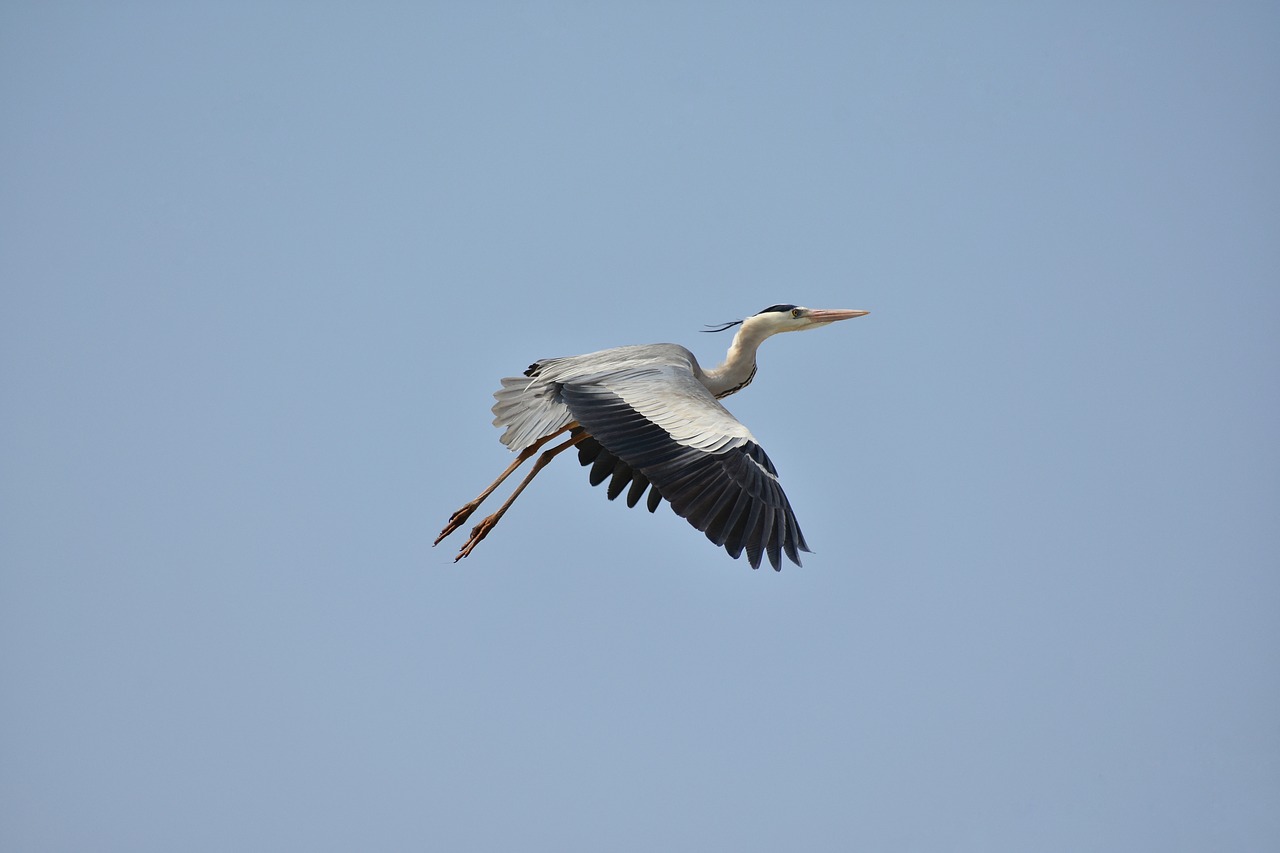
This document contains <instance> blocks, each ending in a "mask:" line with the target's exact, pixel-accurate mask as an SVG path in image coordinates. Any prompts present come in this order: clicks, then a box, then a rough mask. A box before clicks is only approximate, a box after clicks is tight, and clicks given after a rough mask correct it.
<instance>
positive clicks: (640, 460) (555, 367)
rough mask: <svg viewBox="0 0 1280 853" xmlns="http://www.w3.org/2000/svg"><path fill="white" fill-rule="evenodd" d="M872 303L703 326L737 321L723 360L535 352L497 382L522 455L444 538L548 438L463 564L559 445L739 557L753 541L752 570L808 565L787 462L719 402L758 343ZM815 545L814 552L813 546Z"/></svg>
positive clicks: (750, 362) (666, 352) (499, 415)
mask: <svg viewBox="0 0 1280 853" xmlns="http://www.w3.org/2000/svg"><path fill="white" fill-rule="evenodd" d="M868 313H870V312H868V311H861V310H849V309H826V310H820V309H812V308H805V307H802V306H799V305H770V306H769V307H768V308H765V309H764V310H763V311H760V312H758V313H756V314H753V315H751V316H749V317H746V318H744V319H742V320H734V321H733V322H730V323H723V324H720V325H718V326H714V327H708V328H706V329H704V330H703V331H708V332H722V331H726V330H728V329H731V328H733V327H735V326H736V327H738V330H737V332H736V333H735V334H734V337H733V340H732V342H731V343H730V344H729V351H728V353H727V354H726V356H725V359H724V362H723V363H722V364H720V365H719V366H718V367H714V368H711V369H704V368H703V367H701V366H700V365H699V364H698V360H697V358H696V357H694V355H693V353H692V352H690V351H689V350H688V349H686V348H685V347H683V346H680V345H679V344H642V345H636V346H621V347H615V348H613V349H606V350H600V351H599V352H592V353H587V354H585V355H575V356H567V357H562V358H546V359H540V360H538V361H535V362H534V363H533V364H531V365H529V367H528V369H527V370H525V371H524V375H523V376H515V377H507V378H504V379H503V380H502V381H501V387H500V388H499V389H498V390H497V391H496V392H494V395H493V396H494V398H495V400H496V401H497V402H495V403H494V405H493V409H492V411H493V414H494V418H493V424H494V426H497V427H499V428H502V429H503V430H504V432H503V433H502V436H501V441H502V443H503V444H505V445H506V446H507V448H508V449H510V450H511V451H513V452H515V453H516V454H517V455H516V458H515V461H513V462H512V463H511V465H510V466H508V467H507V469H506V470H505V471H503V472H502V473H501V474H500V475H499V476H498V478H497V479H496V480H494V481H493V483H492V484H491V485H490V486H489V487H488V488H486V489H485V490H484V491H483V492H481V493H480V495H479V496H478V497H477V498H475V499H474V500H472V501H468V502H467V503H466V504H463V506H462V507H461V508H460V509H458V511H457V512H455V513H453V515H452V516H450V518H449V521H448V523H447V524H446V525H445V527H444V529H443V530H442V531H441V532H440V535H439V536H438V537H436V540H435V543H434V544H435V545H439V544H440V543H441V542H442V541H443V540H444V539H445V537H447V536H448V535H449V534H451V533H453V532H454V531H455V530H457V529H458V528H459V527H461V526H462V525H463V524H465V523H466V521H467V519H469V518H470V517H471V515H472V513H474V512H475V511H476V509H477V508H478V507H479V506H480V504H481V503H482V502H483V501H484V500H485V499H486V498H488V497H489V496H490V495H491V494H493V492H494V491H495V490H497V488H498V487H499V486H500V485H501V484H502V483H503V481H505V480H506V479H507V478H508V477H509V476H511V474H512V473H514V472H515V471H516V470H517V469H518V468H519V467H520V466H521V465H523V464H524V463H525V462H526V461H528V460H529V459H530V458H531V457H532V456H533V455H534V454H536V453H538V451H539V450H542V448H543V447H545V446H546V445H547V444H548V443H550V442H551V441H552V440H554V439H556V438H560V437H562V436H563V440H562V441H560V442H559V443H558V444H555V445H553V446H552V447H551V448H549V449H547V450H543V451H542V453H541V454H540V455H539V456H538V458H537V459H536V460H535V461H534V464H533V467H532V469H531V470H530V471H529V473H528V474H526V475H525V477H524V479H523V480H521V481H520V483H519V484H518V485H517V486H516V487H515V489H514V490H513V492H512V494H511V495H510V497H508V498H507V500H506V501H505V502H504V503H503V504H502V505H501V506H500V507H499V508H498V510H497V511H496V512H494V513H493V514H492V515H490V516H488V517H486V518H485V519H484V520H482V521H481V522H480V523H479V524H477V525H476V526H475V527H474V528H473V529H472V530H471V535H470V537H469V538H468V539H467V541H466V542H465V543H463V545H462V547H461V548H460V549H459V551H458V554H457V556H456V557H454V562H455V563H456V562H457V561H458V560H461V559H462V558H463V557H466V556H467V555H469V554H470V553H471V552H472V550H473V549H474V548H475V547H476V545H478V544H479V543H480V541H481V540H483V539H484V538H485V537H486V536H487V535H488V534H489V532H490V531H491V530H492V529H493V528H494V527H495V526H496V525H497V523H498V521H499V520H500V519H501V518H502V516H503V515H505V514H506V512H507V510H508V509H510V508H511V505H512V504H513V503H514V502H515V500H516V498H517V497H519V496H520V493H521V492H523V491H524V489H525V487H527V486H528V485H529V483H530V482H531V481H532V480H533V478H534V477H535V476H537V474H538V472H539V471H541V470H542V469H543V468H544V467H546V465H547V464H548V463H550V462H551V460H552V459H554V458H555V457H556V456H558V455H559V454H560V453H562V452H564V451H565V450H568V449H569V448H571V447H576V448H577V452H578V461H579V463H580V464H581V465H582V466H584V467H589V468H590V469H591V470H590V475H589V478H588V479H589V480H590V482H591V485H593V486H598V485H600V484H601V483H602V482H604V481H605V480H606V479H608V480H609V485H608V488H607V490H606V493H607V495H608V497H609V500H614V499H615V498H617V497H618V496H619V495H621V494H622V492H623V490H624V489H625V490H626V492H627V498H626V500H627V506H629V507H634V506H636V504H638V503H639V501H640V498H641V497H644V494H645V491H646V490H647V491H648V493H649V494H648V497H647V498H646V506H647V508H648V510H649V512H651V513H652V512H654V511H656V510H657V508H658V507H659V506H660V505H661V503H662V501H663V500H666V501H667V502H668V503H669V504H670V505H671V508H672V509H673V510H674V511H675V513H676V514H677V515H679V516H681V517H682V518H684V519H685V520H687V521H688V522H689V524H691V525H692V526H693V527H694V528H696V529H697V530H699V531H701V532H702V533H704V534H705V535H706V537H707V538H708V539H709V540H711V542H712V543H713V544H715V545H717V546H720V547H723V548H724V549H725V551H726V552H728V554H729V555H730V556H731V557H733V558H734V559H738V558H739V557H740V556H741V555H742V553H743V552H744V551H745V552H746V554H747V561H748V562H749V563H750V564H751V568H753V569H758V568H759V567H760V563H761V560H762V559H763V558H764V556H766V555H767V556H768V559H769V563H770V565H771V566H772V567H773V568H774V570H775V571H781V569H782V555H783V554H785V555H786V557H787V558H788V559H789V560H791V562H793V563H795V564H796V565H797V566H799V565H801V562H800V555H799V552H800V551H805V552H809V547H808V545H807V543H806V542H805V539H804V534H803V533H801V532H800V525H799V524H798V523H797V522H796V518H795V514H794V513H793V512H792V510H791V504H790V502H789V501H788V500H787V496H786V493H784V492H783V490H782V486H781V484H780V483H779V481H778V472H777V469H776V468H775V467H774V465H773V462H771V461H770V459H769V457H768V456H767V455H766V454H765V452H764V450H763V448H761V447H760V444H759V442H757V441H756V439H755V436H753V435H752V434H751V432H750V431H749V430H748V429H747V428H746V427H745V426H744V425H743V424H742V423H741V422H740V421H739V420H738V419H737V418H735V417H734V416H733V415H732V414H730V412H729V410H728V409H726V408H725V407H724V405H723V404H722V403H721V402H720V401H721V400H722V399H724V398H725V397H728V396H729V395H731V394H736V393H737V392H739V391H741V390H742V389H743V388H745V387H747V386H748V385H750V384H751V380H752V379H754V378H755V375H756V351H757V350H758V349H759V347H760V344H761V343H763V342H764V340H765V339H767V338H770V337H772V336H773V335H776V334H779V333H781V332H798V331H804V330H809V329H817V328H821V327H823V326H828V325H830V324H832V323H836V322H839V321H842V320H849V319H852V318H854V317H862V316H865V315H866V314H868ZM810 553H812V552H810Z"/></svg>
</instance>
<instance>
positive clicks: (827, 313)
mask: <svg viewBox="0 0 1280 853" xmlns="http://www.w3.org/2000/svg"><path fill="white" fill-rule="evenodd" d="M868 313H870V312H868V311H855V310H850V309H845V308H805V307H803V306H800V305H770V306H769V307H768V308H766V309H764V310H763V311H761V312H759V313H758V314H752V315H751V316H750V317H747V318H746V319H745V320H734V321H733V322H732V323H725V324H723V325H721V326H717V327H715V328H712V329H708V330H707V331H710V332H723V331H724V330H725V329H729V328H732V327H734V326H737V325H741V326H742V331H743V332H746V333H748V334H750V335H752V336H753V337H759V338H767V337H769V336H770V335H776V334H778V333H779V332H799V331H802V330H804V329H816V328H818V327H819V326H826V325H829V324H831V323H834V322H836V321H837V320H851V319H853V318H854V317H862V316H864V315H865V314H868Z"/></svg>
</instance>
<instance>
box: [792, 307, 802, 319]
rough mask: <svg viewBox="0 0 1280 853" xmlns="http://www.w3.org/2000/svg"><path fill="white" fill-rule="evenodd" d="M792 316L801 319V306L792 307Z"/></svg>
mask: <svg viewBox="0 0 1280 853" xmlns="http://www.w3.org/2000/svg"><path fill="white" fill-rule="evenodd" d="M791 316H792V317H795V318H796V319H797V320H799V319H800V309H799V308H792V309H791Z"/></svg>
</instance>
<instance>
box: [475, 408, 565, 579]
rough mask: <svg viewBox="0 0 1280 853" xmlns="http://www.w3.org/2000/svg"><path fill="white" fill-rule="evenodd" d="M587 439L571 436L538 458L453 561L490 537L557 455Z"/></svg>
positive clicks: (476, 529)
mask: <svg viewBox="0 0 1280 853" xmlns="http://www.w3.org/2000/svg"><path fill="white" fill-rule="evenodd" d="M586 437H587V434H586V433H585V432H580V433H578V434H577V435H574V436H571V437H569V438H568V439H566V440H564V441H562V442H560V443H559V444H557V445H556V446H555V447H553V448H551V449H550V450H547V451H544V452H543V454H542V455H541V456H539V457H538V461H536V462H534V463H533V467H532V468H531V469H529V473H528V474H525V476H524V479H523V480H521V481H520V485H518V486H516V488H515V491H513V492H512V493H511V497H509V498H507V500H506V501H505V502H504V503H503V504H502V506H500V507H498V511H497V512H495V513H494V514H493V515H491V516H489V517H488V518H486V519H484V520H482V521H481V522H480V523H479V524H477V525H476V526H475V527H474V528H472V530H471V538H470V539H468V540H467V542H466V544H465V545H463V546H462V550H461V551H459V552H458V556H456V557H454V558H453V561H454V562H455V563H456V562H458V561H459V560H461V559H462V558H463V557H465V556H467V555H468V554H470V553H471V549H472V548H475V547H476V546H477V545H479V544H480V540H481V539H483V538H484V537H486V536H488V535H489V531H490V530H492V529H493V528H494V526H495V525H497V523H498V520H499V519H501V518H502V516H503V514H505V513H506V511H507V510H508V509H510V508H511V505H512V504H513V503H515V502H516V498H518V497H520V493H521V492H523V491H524V487H525V486H527V485H529V483H530V482H531V481H532V480H533V478H534V477H536V476H537V475H538V472H539V471H541V470H542V469H543V468H545V467H546V466H547V463H548V462H550V461H551V460H552V459H555V458H556V455H557V454H559V453H561V452H563V451H565V450H568V449H569V448H570V447H573V446H574V445H575V444H577V443H578V442H580V441H582V440H583V439H585V438H586Z"/></svg>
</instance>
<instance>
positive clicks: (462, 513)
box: [431, 500, 480, 548]
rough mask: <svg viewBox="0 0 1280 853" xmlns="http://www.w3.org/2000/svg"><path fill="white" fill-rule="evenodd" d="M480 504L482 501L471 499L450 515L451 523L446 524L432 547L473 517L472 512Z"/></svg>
mask: <svg viewBox="0 0 1280 853" xmlns="http://www.w3.org/2000/svg"><path fill="white" fill-rule="evenodd" d="M478 506H480V501H478V500H476V501H471V502H470V503H468V504H465V505H464V506H463V507H462V509H460V510H458V511H457V512H455V513H454V514H453V515H451V516H449V523H448V524H446V525H445V526H444V530H441V531H440V535H439V536H437V537H436V541H435V542H432V543H431V547H433V548H434V547H435V546H436V545H439V544H440V543H441V542H443V541H444V538H445V537H446V536H448V535H449V534H450V533H452V532H453V531H455V530H457V529H458V528H459V527H461V526H462V525H463V524H465V523H466V521H467V519H468V518H470V517H471V513H473V512H475V511H476V507H478Z"/></svg>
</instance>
